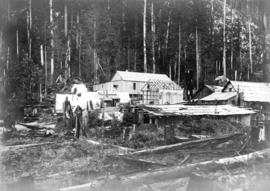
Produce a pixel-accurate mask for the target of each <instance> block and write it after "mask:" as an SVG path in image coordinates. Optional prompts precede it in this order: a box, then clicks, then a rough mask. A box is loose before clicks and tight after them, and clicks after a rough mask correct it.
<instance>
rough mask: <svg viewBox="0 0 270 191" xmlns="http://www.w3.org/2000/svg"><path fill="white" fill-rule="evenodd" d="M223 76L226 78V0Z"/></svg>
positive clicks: (224, 11)
mask: <svg viewBox="0 0 270 191" xmlns="http://www.w3.org/2000/svg"><path fill="white" fill-rule="evenodd" d="M222 63H223V75H224V76H226V75H227V73H226V0H224V10H223V61H222Z"/></svg>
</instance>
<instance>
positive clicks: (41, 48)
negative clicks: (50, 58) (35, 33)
mask: <svg viewBox="0 0 270 191" xmlns="http://www.w3.org/2000/svg"><path fill="white" fill-rule="evenodd" d="M43 55H44V53H43V45H42V44H41V45H40V64H41V66H43V65H44V56H43Z"/></svg>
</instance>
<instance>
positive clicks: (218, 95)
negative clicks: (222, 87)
mask: <svg viewBox="0 0 270 191" xmlns="http://www.w3.org/2000/svg"><path fill="white" fill-rule="evenodd" d="M235 96H237V92H214V93H212V94H210V95H209V96H206V97H204V98H202V99H200V100H202V101H226V100H229V99H230V98H232V97H235Z"/></svg>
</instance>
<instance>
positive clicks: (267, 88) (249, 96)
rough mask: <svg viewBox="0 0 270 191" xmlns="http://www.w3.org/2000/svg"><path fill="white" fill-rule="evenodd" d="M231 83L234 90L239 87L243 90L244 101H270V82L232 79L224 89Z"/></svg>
mask: <svg viewBox="0 0 270 191" xmlns="http://www.w3.org/2000/svg"><path fill="white" fill-rule="evenodd" d="M229 84H232V86H233V89H234V91H238V89H239V91H240V92H243V98H244V101H247V102H266V103H270V83H265V82H244V81H230V82H228V83H227V84H226V86H225V87H224V88H223V90H222V91H225V90H226V89H227V87H228V85H229Z"/></svg>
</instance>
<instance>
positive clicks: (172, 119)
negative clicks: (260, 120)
mask: <svg viewBox="0 0 270 191" xmlns="http://www.w3.org/2000/svg"><path fill="white" fill-rule="evenodd" d="M190 117H191V116H190ZM251 117H252V115H237V116H194V119H200V118H208V119H222V120H228V121H230V122H239V123H241V124H242V125H243V126H247V127H250V125H251ZM152 118H154V120H155V123H156V124H157V125H158V126H159V127H163V126H165V125H170V124H178V123H180V122H182V121H183V119H184V118H186V117H185V116H184V117H182V116H169V117H167V116H162V117H152ZM217 128H218V127H217Z"/></svg>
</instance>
